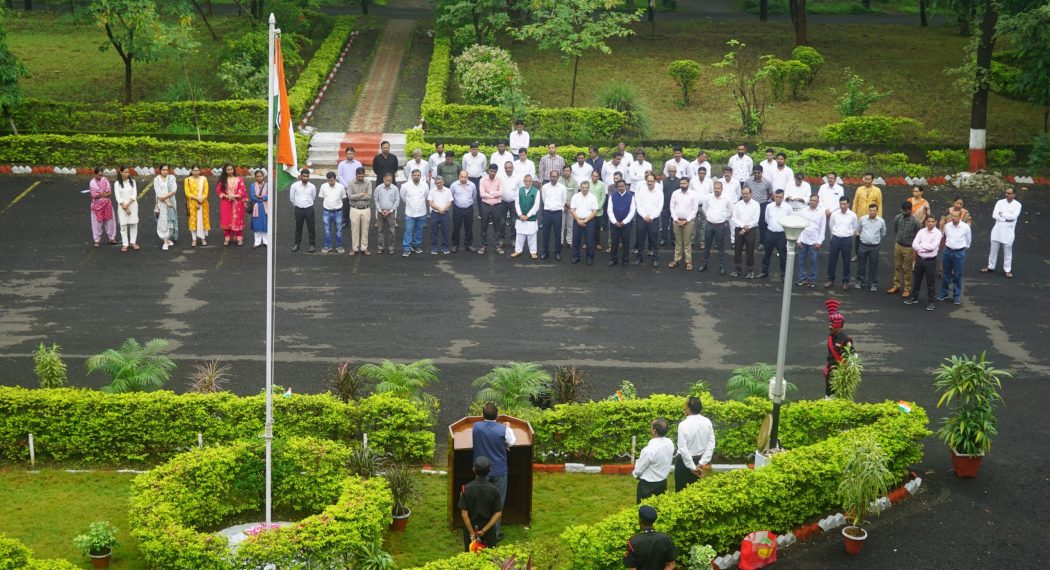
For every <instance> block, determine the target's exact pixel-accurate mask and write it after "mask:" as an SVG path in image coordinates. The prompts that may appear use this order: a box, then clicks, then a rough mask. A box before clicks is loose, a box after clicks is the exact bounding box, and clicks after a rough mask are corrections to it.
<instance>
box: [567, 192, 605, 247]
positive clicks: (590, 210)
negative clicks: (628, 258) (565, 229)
mask: <svg viewBox="0 0 1050 570" xmlns="http://www.w3.org/2000/svg"><path fill="white" fill-rule="evenodd" d="M569 213H570V214H572V222H571V223H572V262H573V264H576V263H579V262H580V246H581V245H582V244H581V243H580V242H581V241H583V240H586V244H587V265H594V227H595V226H596V225H597V224H598V220H597V219H595V216H596V215H597V214H598V199H597V198H596V197H595V196H594V194H591V183H590V182H589V181H587V180H584V181H583V182H580V191H579V192H577V193H576V195H575V196H573V197H572V201H570V203H569Z"/></svg>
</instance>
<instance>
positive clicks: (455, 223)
mask: <svg viewBox="0 0 1050 570" xmlns="http://www.w3.org/2000/svg"><path fill="white" fill-rule="evenodd" d="M450 189H451V190H452V240H451V242H452V253H456V251H458V250H459V236H460V229H461V228H462V229H463V232H462V233H463V234H464V235H463V245H464V246H465V247H466V249H467V251H470V252H473V251H474V218H472V217H471V216H473V213H474V196H475V194H477V188H476V187H475V186H474V183H473V182H471V181H470V179H469V178H468V177H467V171H466V170H460V171H459V179H458V180H456V181H455V182H453V183H452V186H451V187H450Z"/></svg>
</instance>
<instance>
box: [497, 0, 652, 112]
mask: <svg viewBox="0 0 1050 570" xmlns="http://www.w3.org/2000/svg"><path fill="white" fill-rule="evenodd" d="M621 3H622V0H536V5H537V7H536V9H535V11H534V12H533V17H534V19H535V22H533V23H531V24H528V25H525V26H523V27H521V28H519V29H516V30H514V29H512V30H510V32H511V34H512V35H513V36H514V37H516V38H517V39H519V40H535V41H536V43H537V45H538V46H539V48H540V49H541V50H544V51H552V50H556V51H559V52H561V54H562V56H564V57H565V58H566V59H569V60H571V61H572V90H571V93H570V95H569V106H570V107H572V106H575V105H576V76H577V74H578V72H579V69H580V58H581V57H583V55H584V54H585V53H588V52H592V51H597V52H600V53H604V54H609V53H612V48H610V47H609V45H608V44H606V43H605V40H607V39H609V38H622V37H626V36H629V35H632V34H634V32H633V31H632V30H631V29H630V28H628V26H629V25H630V24H632V23H635V22H637V21H638V20H640V19H641V17H642V13H643V12H644V10H643V9H638V10H636V11H633V12H616V11H614V10H613V9H614V8H616V7H618V6H620V5H621Z"/></svg>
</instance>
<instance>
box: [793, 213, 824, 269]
mask: <svg viewBox="0 0 1050 570" xmlns="http://www.w3.org/2000/svg"><path fill="white" fill-rule="evenodd" d="M798 215H800V216H802V217H803V218H805V219H806V221H808V222H809V225H807V226H806V228H805V229H804V230H802V233H801V234H799V236H798V282H797V283H795V285H798V286H799V287H801V286H803V285H804V286H806V287H816V286H817V260H818V259H819V257H820V244H821V243H823V241H824V234H825V233H827V230H826V229H825V226H826V225H827V223H828V217H827V216H826V215H825V214H824V210H822V209H821V208H820V197H819V196H817V195H816V194H813V195H811V196H810V197H809V206H808V207H806V208H804V209H802V210H800V211H799V213H798Z"/></svg>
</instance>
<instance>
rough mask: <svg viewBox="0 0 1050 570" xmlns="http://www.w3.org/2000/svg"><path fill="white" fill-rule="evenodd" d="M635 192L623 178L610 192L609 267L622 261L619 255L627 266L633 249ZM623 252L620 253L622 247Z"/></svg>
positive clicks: (608, 209)
mask: <svg viewBox="0 0 1050 570" xmlns="http://www.w3.org/2000/svg"><path fill="white" fill-rule="evenodd" d="M635 207H636V206H635V202H634V192H631V191H630V190H628V189H627V183H626V182H624V181H623V179H620V180H617V181H616V190H614V191H613V192H612V193H611V194H609V207H608V208H607V209H606V211H607V212H608V214H609V234H610V235H609V239H610V245H609V267H612V266H613V265H616V264H618V263H620V260H618V259H617V257H621V258H622V261H623V266H624V267H627V263H628V261H629V254H630V251H631V223H632V222H634V216H635ZM621 246H622V247H623V253H622V254H621V253H620V247H621Z"/></svg>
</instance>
